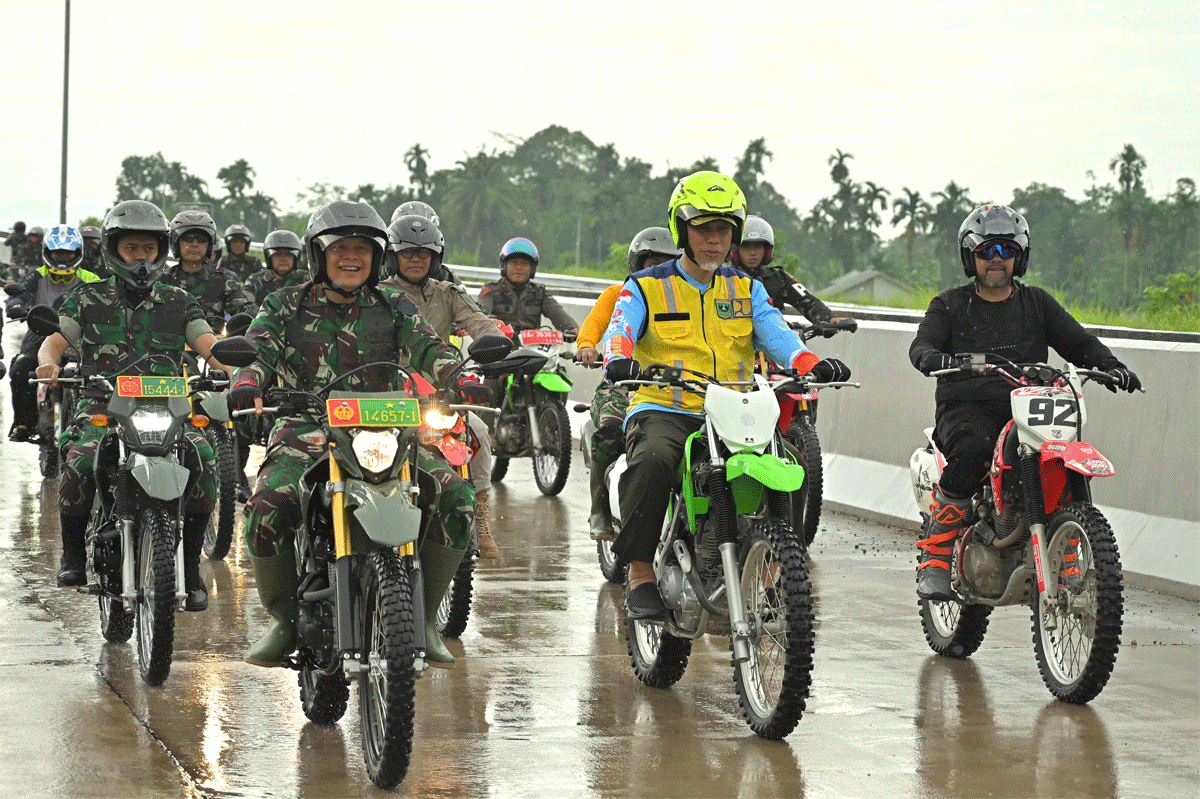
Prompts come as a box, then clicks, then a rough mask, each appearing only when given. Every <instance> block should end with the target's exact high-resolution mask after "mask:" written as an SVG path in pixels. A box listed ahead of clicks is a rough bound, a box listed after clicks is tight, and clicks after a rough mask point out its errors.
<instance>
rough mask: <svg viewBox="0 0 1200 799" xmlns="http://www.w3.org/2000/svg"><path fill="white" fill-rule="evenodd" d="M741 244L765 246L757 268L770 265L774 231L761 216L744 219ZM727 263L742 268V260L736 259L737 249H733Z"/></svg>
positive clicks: (773, 251) (773, 246) (772, 253)
mask: <svg viewBox="0 0 1200 799" xmlns="http://www.w3.org/2000/svg"><path fill="white" fill-rule="evenodd" d="M742 244H764V245H766V248H767V249H766V251H765V252H763V259H762V263H760V264H759V267H763V266H766V265H767V264H769V263H771V256H772V255H774V254H775V231H774V229H772V227H771V223H769V222H768V221H767V220H765V219H763V218H762V217H761V216H748V217H746V229H745V231H744V232H743V233H742ZM738 246H741V245H738ZM729 262H730V263H731V264H733V265H734V266H736V267H738V268H739V269H741V268H742V259H741V258H739V257H738V250H737V247H734V248H733V254H732V255H730V257H729Z"/></svg>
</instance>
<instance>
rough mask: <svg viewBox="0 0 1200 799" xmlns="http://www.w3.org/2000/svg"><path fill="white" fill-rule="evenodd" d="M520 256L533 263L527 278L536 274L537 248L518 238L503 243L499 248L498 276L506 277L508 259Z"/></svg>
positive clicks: (528, 241)
mask: <svg viewBox="0 0 1200 799" xmlns="http://www.w3.org/2000/svg"><path fill="white" fill-rule="evenodd" d="M518 255H520V256H522V257H524V258H528V259H529V260H531V261H533V268H532V269H530V270H529V277H530V278H532V277H533V276H534V275H536V274H537V265H538V250H537V246H536V245H534V243H533V242H532V241H530V240H529V239H527V238H523V237H521V236H518V237H517V238H515V239H509V240H508V241H506V242H504V246H503V247H501V248H500V274H501V275H503V276H504V277H508V259H509V258H513V257H515V256H518Z"/></svg>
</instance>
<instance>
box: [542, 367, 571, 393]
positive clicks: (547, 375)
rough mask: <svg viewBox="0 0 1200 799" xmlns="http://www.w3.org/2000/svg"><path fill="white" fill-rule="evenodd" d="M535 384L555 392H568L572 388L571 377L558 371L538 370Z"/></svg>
mask: <svg viewBox="0 0 1200 799" xmlns="http://www.w3.org/2000/svg"><path fill="white" fill-rule="evenodd" d="M533 384H534V385H535V386H537V387H538V388H540V389H543V390H545V391H550V392H553V393H555V394H566V393H567V392H569V391H570V390H571V381H570V379H569V378H567V376H566V375H561V374H559V373H558V372H538V373H537V374H536V375H534V376H533Z"/></svg>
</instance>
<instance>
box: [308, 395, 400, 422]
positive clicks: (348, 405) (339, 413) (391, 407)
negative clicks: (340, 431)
mask: <svg viewBox="0 0 1200 799" xmlns="http://www.w3.org/2000/svg"><path fill="white" fill-rule="evenodd" d="M325 409H326V411H327V412H328V414H329V425H330V427H416V426H418V425H419V424H421V406H420V403H419V402H418V401H417V400H416V399H397V398H394V397H389V398H387V399H384V398H371V397H338V398H337V399H328V400H326V401H325Z"/></svg>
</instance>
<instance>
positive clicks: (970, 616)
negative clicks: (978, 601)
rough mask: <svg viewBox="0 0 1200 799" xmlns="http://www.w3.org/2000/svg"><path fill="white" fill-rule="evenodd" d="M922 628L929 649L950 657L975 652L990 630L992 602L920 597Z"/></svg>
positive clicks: (968, 655) (963, 655)
mask: <svg viewBox="0 0 1200 799" xmlns="http://www.w3.org/2000/svg"><path fill="white" fill-rule="evenodd" d="M917 606H918V607H920V608H921V629H922V630H924V631H925V640H926V641H927V642H928V643H929V648H930V649H932V650H933V651H934V652H937V653H938V654H939V655H942V656H944V657H948V658H966V657H970V656H971V655H973V654H975V650H976V649H978V648H979V645H980V644H982V643H983V636H984V635H985V634H986V633H987V628H988V617H989V616H991V614H992V606H991V605H964V604H962V603H960V602H956V601H954V600H947V601H943V600H936V599H918V600H917Z"/></svg>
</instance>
